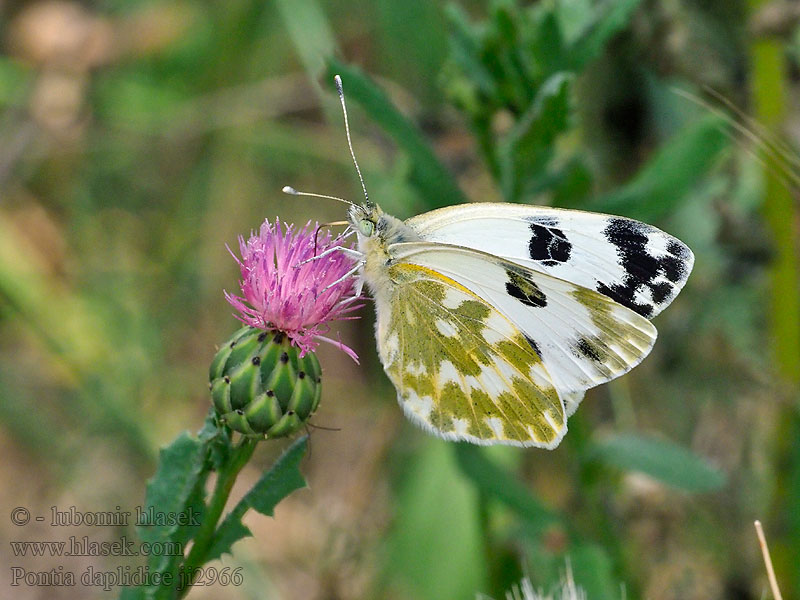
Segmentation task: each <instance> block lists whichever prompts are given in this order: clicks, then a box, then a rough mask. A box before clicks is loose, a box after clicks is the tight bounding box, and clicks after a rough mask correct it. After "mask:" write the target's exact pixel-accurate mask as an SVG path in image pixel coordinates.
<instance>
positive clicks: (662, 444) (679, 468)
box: [589, 434, 726, 492]
mask: <svg viewBox="0 0 800 600" xmlns="http://www.w3.org/2000/svg"><path fill="white" fill-rule="evenodd" d="M589 454H590V457H591V458H594V459H597V460H600V461H602V462H604V463H606V464H609V465H613V466H615V467H619V468H620V469H625V470H629V471H639V472H640V473H644V474H646V475H649V476H650V477H652V478H654V479H657V480H659V481H661V482H663V483H666V484H668V485H671V486H672V487H676V488H680V489H683V490H686V491H689V492H711V491H714V490H718V489H720V488H721V487H723V486H724V485H725V482H726V477H725V474H724V473H723V472H722V471H720V470H719V469H717V468H715V467H713V466H712V465H710V464H709V463H708V462H707V461H706V460H705V459H704V458H702V457H700V456H698V455H696V454H694V453H693V452H691V451H690V450H688V449H686V448H684V447H682V446H679V445H677V444H675V443H674V442H670V441H668V440H662V439H656V438H653V437H649V436H643V435H635V434H623V435H617V436H614V437H610V438H607V439H604V440H601V441H598V442H595V443H594V444H593V446H592V449H591V450H590V451H589Z"/></svg>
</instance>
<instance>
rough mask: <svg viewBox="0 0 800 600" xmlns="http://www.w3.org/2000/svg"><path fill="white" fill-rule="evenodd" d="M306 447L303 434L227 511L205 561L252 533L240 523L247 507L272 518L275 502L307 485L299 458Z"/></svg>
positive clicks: (219, 554) (306, 438) (225, 550)
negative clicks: (301, 471)
mask: <svg viewBox="0 0 800 600" xmlns="http://www.w3.org/2000/svg"><path fill="white" fill-rule="evenodd" d="M307 447H308V436H303V437H301V438H299V439H298V440H296V441H295V442H294V443H292V445H291V446H289V448H287V449H286V451H285V452H284V453H283V454H282V455H281V456H280V458H278V460H277V461H276V462H275V464H274V465H273V466H272V468H271V469H270V470H269V471H267V472H266V473H264V474H263V475H262V476H261V478H260V479H259V480H258V481H257V482H256V484H255V485H254V486H253V487H252V488H251V489H250V491H249V492H247V494H245V496H244V497H243V498H242V499H241V500H240V501H239V503H238V504H237V505H236V506H235V507H234V508H233V509H232V510H231V511H230V512H229V513H228V514H227V516H226V517H225V519H224V520H223V521H222V524H221V525H220V526H219V527H218V528H217V531H216V533H215V536H214V543H213V545H212V546H211V548H210V549H209V551H208V555H207V560H208V561H211V560H214V559H215V558H219V557H221V556H222V555H223V554H224V553H226V552H228V553H230V552H231V546H233V544H234V543H235V542H237V541H239V540H240V539H242V538H244V537H247V536H249V535H251V532H250V530H249V529H248V528H247V527H246V526H245V525H244V524H243V523H242V517H243V516H244V514H245V513H246V512H247V511H248V510H249V509H250V508H252V509H254V510H256V511H258V512H260V513H261V514H262V515H266V516H268V517H271V516H272V515H273V511H274V510H275V506H276V505H277V504H278V502H280V501H281V500H283V499H284V498H285V497H286V496H288V495H289V494H291V493H292V492H293V491H295V490H298V489H300V488H303V487H305V486H306V480H305V479H304V478H303V476H302V474H301V473H300V460H301V459H302V458H303V456H304V455H305V453H306V448H307Z"/></svg>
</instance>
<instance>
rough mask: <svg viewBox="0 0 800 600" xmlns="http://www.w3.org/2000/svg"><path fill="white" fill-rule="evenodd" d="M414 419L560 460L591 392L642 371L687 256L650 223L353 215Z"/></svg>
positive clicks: (369, 211) (388, 366)
mask: <svg viewBox="0 0 800 600" xmlns="http://www.w3.org/2000/svg"><path fill="white" fill-rule="evenodd" d="M349 221H350V224H351V226H352V227H353V229H354V230H355V231H356V233H357V235H358V249H359V252H360V255H361V257H362V258H361V262H360V264H361V277H362V279H363V281H364V283H366V285H367V287H368V288H369V290H370V292H371V293H372V295H373V297H374V299H375V307H376V314H377V323H376V341H377V345H378V353H379V356H380V359H381V362H382V363H383V366H384V370H385V371H386V373H387V375H388V376H389V378H390V379H391V381H392V383H393V384H394V386H395V388H397V391H398V400H399V402H400V404H401V406H402V407H403V409H404V411H405V413H406V415H407V416H408V417H409V418H410V419H411V420H412V421H414V422H416V423H417V424H419V425H421V426H422V427H424V428H425V429H427V430H429V431H431V432H432V433H434V434H436V435H438V436H440V437H443V438H445V439H453V440H466V441H470V442H473V443H478V444H493V443H500V444H510V445H518V446H538V447H544V448H553V447H555V446H557V445H558V443H559V442H560V440H561V438H562V437H563V435H564V434H565V432H566V421H567V417H569V415H571V414H572V413H573V412H574V410H575V409H576V408H577V406H578V404H579V402H580V400H581V399H582V398H583V395H584V393H585V391H586V390H587V389H589V388H591V387H594V386H596V385H599V384H601V383H604V382H607V381H610V380H611V379H614V378H616V377H618V376H620V375H622V374H624V373H626V372H628V371H629V370H630V369H631V368H633V367H634V366H636V365H637V364H639V362H641V360H642V359H643V358H644V357H645V356H646V355H647V354H648V353H649V352H650V350H651V348H652V346H653V344H654V343H655V338H656V330H655V328H654V327H653V325H652V324H651V323H650V321H649V320H648V319H649V318H652V317H653V316H655V315H656V314H658V312H660V311H661V310H662V309H663V308H665V307H666V306H667V305H668V304H669V303H670V302H671V301H672V299H673V298H674V297H675V295H677V293H678V291H680V289H681V287H682V286H683V284H684V283H685V281H686V278H687V277H688V275H689V273H690V271H691V268H692V264H693V260H694V259H693V256H692V253H691V251H690V250H689V249H688V248H687V247H686V246H685V245H684V244H683V243H682V242H680V241H678V240H677V239H676V238H673V237H672V236H670V235H668V234H666V233H664V232H662V231H660V230H658V229H656V228H654V227H651V226H649V225H645V224H644V223H640V222H638V221H633V220H631V219H626V218H623V217H612V216H609V215H601V214H595V213H586V212H581V211H571V210H560V209H552V208H548V207H537V206H525V205H515V204H493V203H477V204H466V205H460V206H453V207H447V208H443V209H439V210H435V211H432V212H429V213H425V214H423V215H419V216H417V217H413V218H411V219H409V220H408V221H401V220H399V219H396V218H395V217H392V216H391V215H388V214H386V213H384V212H383V211H382V210H381V209H380V208H379V207H378V206H377V205H375V204H373V203H371V202H367V203H365V204H364V205H361V206H358V205H354V206H352V207H351V209H350V213H349Z"/></svg>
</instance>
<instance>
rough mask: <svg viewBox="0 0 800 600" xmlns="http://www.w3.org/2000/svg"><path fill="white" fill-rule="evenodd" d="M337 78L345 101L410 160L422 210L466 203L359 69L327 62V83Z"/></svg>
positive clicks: (447, 174)
mask: <svg viewBox="0 0 800 600" xmlns="http://www.w3.org/2000/svg"><path fill="white" fill-rule="evenodd" d="M337 73H338V74H339V75H341V77H342V81H343V84H344V88H345V93H346V97H347V99H348V100H354V101H355V102H357V103H358V104H359V105H361V107H362V108H363V109H364V111H365V112H366V113H367V114H368V115H369V117H370V118H371V119H372V120H373V121H375V123H377V124H378V125H379V126H380V127H381V129H382V130H383V131H384V132H385V133H386V134H387V135H388V136H389V137H391V138H392V139H393V140H394V141H395V142H396V143H397V145H398V146H399V147H400V148H401V149H402V150H403V151H404V152H405V153H406V154H407V155H408V157H409V159H410V160H411V175H410V181H411V183H412V184H413V185H414V187H415V188H416V189H417V191H418V192H419V195H420V197H422V198H424V199H425V204H426V208H428V209H431V208H438V207H441V206H448V205H450V204H461V203H463V202H466V201H467V199H466V197H465V196H464V194H463V193H462V192H461V190H460V189H459V187H458V184H456V182H455V180H454V179H453V177H452V175H450V172H449V171H448V170H447V169H446V168H445V167H444V165H442V163H441V162H440V161H439V159H438V158H437V157H436V154H435V153H434V152H433V150H432V149H431V147H430V145H429V144H428V142H427V141H426V140H425V138H424V137H423V136H422V134H421V133H420V132H419V130H418V129H417V128H416V127H415V126H414V125H412V124H411V123H410V122H409V121H408V119H406V118H405V117H404V116H403V115H402V114H401V113H400V111H398V110H397V108H395V106H394V105H393V104H392V102H391V101H390V100H389V98H388V97H387V96H386V94H385V93H384V92H383V90H381V89H380V88H379V87H378V86H377V85H375V83H373V82H372V81H371V80H370V79H369V78H368V77H367V76H366V75H364V73H362V72H361V70H360V69H357V68H355V67H351V66H349V65H345V64H344V63H342V62H340V61H338V60H336V59H331V60H330V62H329V63H328V75H327V80H328V81H331V82H332V81H333V76H334V75H335V74H337Z"/></svg>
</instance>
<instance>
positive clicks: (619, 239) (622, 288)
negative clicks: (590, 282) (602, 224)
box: [597, 218, 690, 317]
mask: <svg viewBox="0 0 800 600" xmlns="http://www.w3.org/2000/svg"><path fill="white" fill-rule="evenodd" d="M655 231H656V230H655V229H654V228H652V227H650V226H649V225H645V224H644V223H639V222H638V221H632V220H630V219H622V218H612V219H609V221H608V226H607V227H606V228H605V230H604V231H603V233H604V235H605V236H606V239H607V240H608V241H609V242H610V243H611V244H613V245H614V247H615V248H616V251H617V257H618V258H619V261H620V265H621V266H622V268H623V269H624V270H625V275H624V278H623V280H622V282H621V283H612V284H606V283H604V282H602V281H601V282H598V284H597V291H598V292H600V293H601V294H604V295H606V296H608V297H609V298H611V299H612V300H614V301H616V302H619V303H620V304H622V305H623V306H627V307H628V308H630V309H631V310H634V311H636V312H637V313H639V314H640V315H642V316H643V317H650V316H652V315H653V313H654V308H655V307H654V306H653V304H651V303H648V302H641V301H639V300H638V299H637V296H638V295H639V294H641V293H642V292H644V291H645V290H646V289H649V290H650V296H651V298H652V300H653V302H654V303H655V304H657V305H660V304H663V303H665V302H667V301H669V300H671V299H672V297H673V296H674V295H675V288H674V286H673V284H676V283H680V282H682V281H683V280H685V279H686V276H687V266H686V263H687V262H688V260H689V256H690V253H689V249H688V248H687V247H686V246H684V245H683V244H681V243H680V242H678V241H677V240H671V241H670V242H669V243H668V244H667V253H666V254H665V255H664V256H653V255H652V254H651V253H650V252H649V251H648V250H647V242H648V240H649V237H650V235H652V234H653V233H654V232H655ZM659 277H661V278H662V279H661V281H656V279H658V278H659ZM664 279H666V280H667V281H664ZM670 282H671V283H670Z"/></svg>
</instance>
